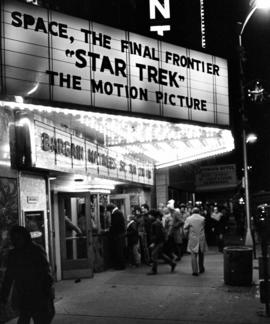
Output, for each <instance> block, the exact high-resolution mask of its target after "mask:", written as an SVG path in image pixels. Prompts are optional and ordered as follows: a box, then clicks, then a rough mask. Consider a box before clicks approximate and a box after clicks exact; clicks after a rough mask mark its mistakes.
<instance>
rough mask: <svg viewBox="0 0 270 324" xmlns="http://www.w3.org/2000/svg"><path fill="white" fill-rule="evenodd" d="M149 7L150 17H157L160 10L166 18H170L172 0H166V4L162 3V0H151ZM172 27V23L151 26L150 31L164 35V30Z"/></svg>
mask: <svg viewBox="0 0 270 324" xmlns="http://www.w3.org/2000/svg"><path fill="white" fill-rule="evenodd" d="M149 7H150V19H156V10H158V11H159V12H160V14H161V15H162V16H163V18H164V19H169V18H170V0H164V5H162V4H161V3H160V0H149ZM170 29H171V27H170V25H156V26H150V31H154V32H157V34H158V35H160V36H163V35H164V32H165V31H168V30H170Z"/></svg>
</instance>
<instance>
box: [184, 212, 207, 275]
mask: <svg viewBox="0 0 270 324" xmlns="http://www.w3.org/2000/svg"><path fill="white" fill-rule="evenodd" d="M204 225H205V218H204V217H203V216H201V215H200V211H199V209H198V208H197V207H195V208H193V210H192V215H191V216H189V217H187V219H186V221H185V224H184V231H185V233H186V234H187V235H188V245H187V251H188V252H190V253H191V266H192V275H193V276H198V274H199V273H203V272H204V271H205V269H204V252H205V251H206V249H207V246H206V240H205V233H204Z"/></svg>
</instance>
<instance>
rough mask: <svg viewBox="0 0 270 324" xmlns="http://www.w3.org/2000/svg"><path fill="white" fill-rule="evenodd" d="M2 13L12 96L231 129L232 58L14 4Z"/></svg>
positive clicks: (6, 5)
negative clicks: (229, 73) (230, 78)
mask: <svg viewBox="0 0 270 324" xmlns="http://www.w3.org/2000/svg"><path fill="white" fill-rule="evenodd" d="M1 15H2V28H1V30H2V35H1V36H2V39H3V41H2V45H3V50H2V62H3V63H4V64H3V66H2V70H3V72H4V73H3V76H4V78H3V79H4V80H3V82H4V88H3V89H2V92H4V89H5V93H6V94H8V95H19V96H23V97H30V98H34V99H39V100H50V101H56V102H64V103H74V104H79V105H83V106H85V109H87V107H91V109H92V110H93V109H95V108H97V109H99V108H103V109H104V108H105V109H107V110H109V111H113V110H115V111H118V112H121V111H122V112H130V113H132V114H133V115H142V114H143V115H144V116H145V115H148V116H156V117H159V118H160V119H164V118H165V119H168V118H172V119H174V120H179V121H180V120H189V121H194V122H195V123H196V122H202V123H207V124H217V125H224V126H227V125H228V124H229V103H228V69H227V61H226V60H225V59H222V58H219V57H215V56H212V55H209V54H205V53H201V52H198V51H193V50H190V49H187V48H183V47H179V46H175V45H172V44H168V43H165V42H161V41H159V40H155V39H151V38H147V37H143V36H140V35H137V34H134V33H130V32H126V31H123V30H119V29H114V28H111V27H108V26H105V25H101V24H97V23H94V22H89V21H86V20H83V19H79V18H75V17H71V16H67V15H64V14H61V13H59V12H54V11H48V10H47V9H44V8H40V7H36V6H32V5H27V4H23V3H19V2H16V1H12V0H9V1H4V4H3V6H2V12H1Z"/></svg>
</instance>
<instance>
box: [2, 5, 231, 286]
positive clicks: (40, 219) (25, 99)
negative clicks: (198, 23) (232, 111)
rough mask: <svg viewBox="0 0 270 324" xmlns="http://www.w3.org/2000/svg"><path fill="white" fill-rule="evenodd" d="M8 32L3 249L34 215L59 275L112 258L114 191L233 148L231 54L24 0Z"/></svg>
mask: <svg viewBox="0 0 270 324" xmlns="http://www.w3.org/2000/svg"><path fill="white" fill-rule="evenodd" d="M0 33H1V56H0V60H1V61H0V63H1V71H0V72H1V80H0V81H1V83H0V91H1V97H0V223H1V225H2V226H1V242H0V244H1V245H0V249H1V251H4V245H5V242H6V235H7V230H8V229H9V228H10V226H12V224H15V223H19V224H22V225H24V226H26V227H27V228H29V230H30V232H31V235H32V238H33V239H34V240H36V241H37V242H38V243H40V244H42V245H43V246H44V248H45V249H46V251H47V252H48V255H49V258H50V261H51V263H52V264H53V267H54V270H55V275H56V278H57V279H58V280H60V279H65V278H74V277H78V276H79V277H91V276H93V273H94V272H97V271H103V270H104V269H106V268H108V267H110V256H109V246H108V244H109V243H108V237H107V230H108V227H109V224H110V219H109V216H108V215H107V213H106V205H107V204H108V202H114V203H116V204H117V205H118V206H119V208H120V209H121V210H122V211H123V212H124V215H125V216H127V215H129V214H130V213H131V212H132V208H133V207H134V206H135V205H140V204H142V203H147V204H149V205H150V207H156V206H157V205H158V204H159V203H162V202H166V200H167V198H168V193H167V192H168V186H169V183H168V174H167V173H168V168H169V167H170V166H174V165H180V164H184V163H189V162H190V161H194V160H199V159H202V158H207V157H210V156H215V155H218V154H223V153H225V152H229V151H231V150H233V149H234V141H233V137H232V134H231V131H230V129H229V122H230V120H229V92H228V67H227V61H226V60H225V59H223V58H220V57H216V56H213V55H210V54H206V53H201V52H198V51H194V50H192V49H188V48H183V47H179V46H176V45H173V44H169V43H166V42H162V41H160V40H157V39H152V38H148V37H145V36H141V35H138V34H134V33H131V32H128V31H124V30H119V29H115V28H112V27H109V26H105V25H101V24H98V23H95V22H92V21H87V20H83V19H80V18H76V17H72V16H68V15H65V14H63V13H60V12H56V11H52V10H48V9H45V8H42V7H38V6H34V5H30V4H24V3H21V2H17V1H13V0H9V1H2V2H1V28H0ZM1 262H2V261H1ZM1 267H3V264H1Z"/></svg>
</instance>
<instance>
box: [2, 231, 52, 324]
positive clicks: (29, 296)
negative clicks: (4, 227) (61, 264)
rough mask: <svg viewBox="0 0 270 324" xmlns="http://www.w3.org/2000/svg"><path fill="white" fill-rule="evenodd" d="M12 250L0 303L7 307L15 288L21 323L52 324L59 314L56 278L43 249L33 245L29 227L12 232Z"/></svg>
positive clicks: (15, 300)
mask: <svg viewBox="0 0 270 324" xmlns="http://www.w3.org/2000/svg"><path fill="white" fill-rule="evenodd" d="M10 240H11V243H12V245H13V247H14V248H13V249H11V250H10V252H9V255H8V261H7V268H6V272H5V275H4V280H3V285H2V289H1V292H0V301H1V303H3V304H6V303H7V301H8V297H9V294H10V291H11V287H13V289H12V304H13V305H12V306H13V308H15V309H16V310H18V312H19V319H18V321H17V323H18V324H30V321H31V319H33V321H34V324H49V323H51V322H52V319H53V317H54V315H55V310H54V302H53V300H54V290H53V277H52V274H51V270H50V265H49V263H48V260H47V256H46V253H45V251H44V249H43V247H42V246H40V245H38V244H36V243H34V242H32V240H31V236H30V233H29V232H28V231H27V229H26V228H25V227H22V226H17V225H16V226H14V227H12V228H11V230H10Z"/></svg>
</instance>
